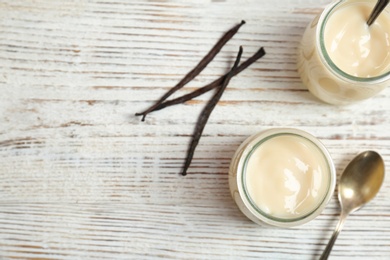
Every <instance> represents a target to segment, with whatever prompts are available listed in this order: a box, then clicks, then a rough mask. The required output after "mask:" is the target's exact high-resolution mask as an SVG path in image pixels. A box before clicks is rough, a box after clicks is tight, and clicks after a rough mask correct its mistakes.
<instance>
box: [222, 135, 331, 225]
mask: <svg viewBox="0 0 390 260" xmlns="http://www.w3.org/2000/svg"><path fill="white" fill-rule="evenodd" d="M335 183H336V173H335V168H334V164H333V162H332V159H331V157H330V155H329V153H328V151H327V150H326V148H325V147H324V145H323V144H322V143H321V142H320V141H319V140H318V139H316V138H315V137H314V136H312V135H310V134H309V133H307V132H304V131H301V130H298V129H291V128H274V129H269V130H267V131H263V132H260V133H258V134H255V135H253V136H251V137H249V138H248V139H247V140H246V141H244V142H243V143H242V144H241V146H240V147H239V148H238V149H237V151H236V153H235V155H234V157H233V159H232V161H231V164H230V169H229V187H230V192H231V195H232V197H233V199H234V201H235V202H236V204H237V206H238V208H239V209H240V210H241V211H242V213H244V215H246V216H247V217H248V218H249V219H251V220H252V221H254V222H255V223H258V224H262V223H266V224H269V225H273V226H278V227H293V226H298V225H302V224H304V223H306V222H308V221H310V220H312V219H314V218H315V217H316V216H318V215H319V214H320V213H321V212H322V210H323V209H324V207H325V206H326V205H327V203H328V202H329V200H330V198H331V196H332V194H333V192H334V188H335Z"/></svg>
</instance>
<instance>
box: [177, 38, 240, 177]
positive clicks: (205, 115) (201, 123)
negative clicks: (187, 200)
mask: <svg viewBox="0 0 390 260" xmlns="http://www.w3.org/2000/svg"><path fill="white" fill-rule="evenodd" d="M242 51H243V50H242V47H241V46H240V50H239V51H238V54H237V58H236V61H235V62H234V65H233V67H232V68H231V70H230V71H229V73H228V74H227V75H226V77H225V78H224V80H223V83H222V85H221V86H220V87H219V88H218V89H217V92H216V93H215V94H214V96H213V97H212V98H211V99H210V101H209V102H208V103H207V105H206V107H205V108H204V109H203V111H202V113H201V114H200V116H199V119H198V122H197V124H196V127H195V132H194V134H193V136H192V140H191V144H190V147H189V149H188V152H187V158H186V161H185V163H184V168H183V172H182V175H183V176H185V175H187V170H188V168H189V166H190V164H191V161H192V158H193V157H194V152H195V149H196V146H197V145H198V143H199V140H200V137H201V136H202V133H203V130H204V128H205V126H206V124H207V121H208V119H209V117H210V115H211V113H212V112H213V110H214V108H215V106H216V105H217V103H218V101H219V100H220V99H221V97H222V94H223V92H224V91H225V89H226V87H227V85H228V84H229V82H230V79H231V78H232V77H233V76H234V73H235V72H236V70H237V67H238V64H239V63H240V59H241V55H242Z"/></svg>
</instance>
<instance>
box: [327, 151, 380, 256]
mask: <svg viewBox="0 0 390 260" xmlns="http://www.w3.org/2000/svg"><path fill="white" fill-rule="evenodd" d="M384 176H385V164H384V162H383V159H382V157H381V156H380V155H379V154H378V153H377V152H374V151H366V152H363V153H361V154H359V155H357V156H356V157H355V158H354V159H353V160H352V161H351V162H350V163H349V164H348V166H347V167H346V168H345V170H344V172H343V174H342V175H341V177H340V182H339V195H338V198H339V201H340V205H341V215H340V221H339V222H338V224H337V226H336V229H335V231H334V233H333V235H332V237H331V239H330V240H329V243H328V245H327V246H326V248H325V250H324V253H323V254H322V255H321V258H320V259H321V260H325V259H328V256H329V254H330V252H331V250H332V247H333V245H334V243H335V241H336V239H337V236H338V234H339V233H340V231H341V229H342V227H343V225H344V221H345V219H346V217H347V216H348V215H349V214H350V213H352V212H354V211H356V210H358V209H359V208H361V207H362V206H363V205H364V204H366V203H367V202H369V201H370V200H372V199H373V198H374V197H375V196H376V194H377V193H378V191H379V189H380V187H381V185H382V183H383V179H384Z"/></svg>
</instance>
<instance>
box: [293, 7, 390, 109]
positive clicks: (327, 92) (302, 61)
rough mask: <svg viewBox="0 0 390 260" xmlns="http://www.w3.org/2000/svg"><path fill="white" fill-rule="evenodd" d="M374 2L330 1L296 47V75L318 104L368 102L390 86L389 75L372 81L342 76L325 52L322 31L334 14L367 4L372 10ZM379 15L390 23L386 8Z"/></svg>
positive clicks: (370, 78)
mask: <svg viewBox="0 0 390 260" xmlns="http://www.w3.org/2000/svg"><path fill="white" fill-rule="evenodd" d="M376 2H377V1H376V0H342V1H334V2H332V3H331V4H330V5H329V6H327V7H326V8H325V9H324V11H323V12H322V13H321V14H319V15H318V16H317V17H316V18H315V19H314V20H313V21H312V22H311V23H310V24H309V25H308V26H307V28H306V31H305V33H304V35H303V38H302V41H301V43H300V45H299V51H298V72H299V74H300V76H301V79H302V81H303V83H304V85H306V87H307V88H308V89H309V91H310V92H311V93H312V94H313V95H314V96H316V97H317V98H319V99H320V100H322V101H324V102H327V103H330V104H334V105H348V104H352V103H355V102H358V101H361V100H364V99H367V98H370V97H372V96H374V95H376V94H377V93H379V92H380V91H382V90H383V89H384V88H385V87H387V86H388V85H389V84H390V71H387V72H385V73H384V74H381V75H378V76H374V77H357V76H353V75H350V74H348V73H346V72H345V71H343V70H341V69H340V68H339V67H338V66H336V65H335V63H334V62H333V61H332V59H331V58H330V56H329V53H328V52H327V49H326V48H325V40H324V38H325V35H324V33H325V28H326V26H327V22H328V20H329V18H330V17H331V16H332V15H333V14H334V13H335V12H337V11H338V10H340V9H341V8H348V7H350V6H352V5H356V4H369V5H371V6H372V8H373V7H374V5H375V3H376ZM382 15H387V16H389V19H390V13H389V7H387V8H386V9H385V10H384V11H383V13H382V14H381V16H382ZM379 18H380V17H379ZM379 18H378V20H379ZM347 19H348V18H347ZM340 26H341V25H340ZM384 52H385V50H384Z"/></svg>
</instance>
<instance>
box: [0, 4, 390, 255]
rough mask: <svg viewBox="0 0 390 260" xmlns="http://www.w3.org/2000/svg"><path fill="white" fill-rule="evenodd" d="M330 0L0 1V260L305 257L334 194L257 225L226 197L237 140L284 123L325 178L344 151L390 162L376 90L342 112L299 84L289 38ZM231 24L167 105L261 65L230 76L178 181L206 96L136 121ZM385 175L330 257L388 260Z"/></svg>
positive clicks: (384, 101) (323, 230)
mask: <svg viewBox="0 0 390 260" xmlns="http://www.w3.org/2000/svg"><path fill="white" fill-rule="evenodd" d="M329 2H330V1H329V0H321V1H314V0H302V1H287V0H286V1H267V0H237V1H233V0H227V1H223V0H221V1H217V0H214V1H210V0H200V1H196V0H193V1H185V0H172V1H170V0H165V1H164V0H160V1H158V0H155V1H141V0H140V1H125V0H115V1H107V0H104V1H99V0H91V1H83V0H81V1H78V0H74V1H65V2H64V1H58V0H55V1H48V0H37V1H17V0H12V1H10V0H3V1H0V165H1V167H0V259H72V260H73V259H317V258H318V256H319V255H320V254H321V252H322V250H323V249H324V247H325V245H326V243H327V241H328V239H329V238H330V236H331V233H332V231H333V228H334V226H335V225H336V222H337V219H338V214H339V206H338V202H337V199H336V195H334V196H333V198H332V200H331V202H330V204H329V205H328V206H327V208H326V209H325V210H324V212H323V213H322V214H321V215H320V216H319V217H318V218H316V219H315V220H313V221H312V222H310V223H308V224H306V225H304V226H301V227H298V228H294V229H279V228H270V227H266V226H258V225H256V224H254V223H252V222H250V221H249V220H248V219H246V218H245V217H244V216H243V215H242V214H241V213H240V211H239V210H238V209H237V207H236V206H235V204H234V202H233V200H232V199H231V197H230V194H229V188H228V176H227V171H228V167H229V163H230V158H231V157H232V155H233V153H234V151H235V149H237V147H238V146H239V144H240V143H241V142H242V141H243V140H244V139H245V138H246V137H247V136H249V135H252V134H253V133H256V132H258V131H261V130H263V129H268V128H271V127H284V126H287V127H295V128H300V129H303V130H306V131H308V132H310V133H312V134H313V135H315V136H317V137H318V138H319V139H320V140H321V141H322V142H323V143H324V144H325V145H326V146H327V148H328V149H329V151H330V153H331V155H332V157H333V158H334V162H335V164H336V168H337V171H338V174H340V173H341V171H342V170H343V169H344V167H345V166H346V165H347V163H348V161H349V160H351V159H352V158H353V157H354V155H356V154H357V153H358V152H360V151H363V150H366V149H374V150H376V151H378V152H380V153H381V154H382V156H383V158H384V160H385V163H386V166H387V168H386V169H387V171H388V170H389V167H388V165H389V164H390V134H389V129H390V118H389V116H388V115H389V114H388V111H389V110H390V102H389V100H390V90H389V89H386V90H385V91H383V92H381V93H380V94H379V95H378V96H376V97H374V98H372V99H370V100H367V101H365V102H362V103H360V104H357V105H352V106H348V107H335V106H329V105H326V104H323V103H321V102H319V101H318V100H316V99H315V98H314V97H313V96H312V95H311V94H310V93H309V92H308V91H307V90H306V89H305V87H304V86H303V85H302V83H301V81H300V79H299V76H298V74H297V70H296V52H297V46H298V43H299V40H300V38H301V36H302V33H303V31H304V29H305V27H306V25H307V24H308V23H309V21H310V20H311V19H313V17H314V15H315V14H316V13H318V12H319V11H320V10H321V9H322V8H323V7H324V6H325V5H326V4H328V3H329ZM242 19H244V20H245V21H246V22H247V24H246V25H244V26H243V27H242V28H241V29H240V31H239V33H238V34H237V35H236V36H235V37H234V38H233V39H232V40H231V41H230V42H229V43H228V44H227V45H226V46H225V47H224V48H223V49H222V51H221V53H220V54H219V55H218V56H217V57H216V59H215V60H214V61H213V62H212V63H211V64H210V65H209V66H208V67H207V68H206V69H205V70H204V71H203V72H202V73H201V74H200V75H199V76H198V77H197V78H196V79H195V80H194V81H193V82H191V83H190V84H188V85H187V86H186V87H185V88H184V89H182V90H181V91H180V93H177V94H175V97H176V96H178V95H180V94H183V93H188V92H189V91H192V90H194V89H195V88H197V87H200V86H203V85H205V84H207V83H208V82H210V81H212V80H214V79H216V78H217V77H219V76H220V75H222V74H224V73H226V71H227V70H228V69H229V68H230V67H231V65H232V63H233V62H234V58H235V55H236V52H237V49H238V46H239V45H242V46H243V48H244V54H243V59H245V58H247V57H249V56H250V55H252V54H253V53H254V52H255V51H257V50H258V48H259V47H261V46H264V48H265V50H266V52H267V55H266V56H265V57H264V58H262V59H261V60H259V61H258V62H256V63H255V64H253V65H252V66H251V67H250V68H249V69H247V70H245V71H244V72H242V73H241V74H240V75H238V76H237V77H235V78H233V79H232V81H231V82H230V84H229V86H228V88H227V90H226V91H225V93H224V95H223V97H222V99H221V101H220V102H219V104H218V105H217V107H216V109H215V110H214V112H213V113H212V115H211V117H210V119H209V123H208V124H207V126H206V128H205V131H204V134H203V137H202V138H201V140H200V143H199V146H198V148H197V150H196V152H195V156H194V159H193V162H192V165H191V167H190V169H189V171H188V175H187V176H186V177H182V176H179V173H180V171H181V167H182V165H183V163H184V158H185V154H186V150H187V148H188V142H189V141H190V135H191V134H192V132H193V129H194V124H195V122H196V120H197V117H198V114H199V112H200V111H201V109H202V108H203V106H204V105H205V103H206V102H207V100H208V98H209V97H210V94H211V93H209V94H207V95H205V96H202V97H199V98H197V99H196V100H194V101H191V102H188V103H186V104H183V105H179V106H176V107H171V108H167V109H165V110H162V111H158V112H155V113H152V114H150V115H149V116H148V118H147V120H146V121H145V122H140V119H139V118H137V117H135V116H134V114H135V113H136V112H140V111H142V110H144V109H145V108H147V107H148V106H149V105H151V104H152V103H153V102H154V101H156V100H157V99H158V98H159V97H160V96H161V95H162V94H163V93H165V92H166V91H167V90H168V89H169V88H170V87H172V86H173V85H175V84H176V83H177V82H178V81H179V80H180V79H181V77H182V76H183V75H184V74H185V73H187V72H188V71H189V70H190V69H192V68H193V66H195V65H196V64H197V62H198V61H199V60H200V59H201V58H202V57H203V55H204V54H206V53H207V51H208V50H209V49H210V48H211V47H212V45H213V44H214V43H215V42H216V41H217V40H218V39H219V37H220V36H221V35H222V34H223V33H224V32H225V31H226V30H228V29H229V28H231V27H232V26H233V25H234V24H236V23H239V22H240V21H241V20H242ZM389 197H390V179H389V178H388V177H386V178H385V183H384V184H383V187H382V189H381V191H380V193H379V195H378V197H377V198H375V200H373V201H372V203H370V204H369V205H367V206H366V207H364V208H363V209H361V210H360V211H358V212H356V213H354V214H353V215H351V216H350V217H349V218H348V220H347V222H346V225H345V227H344V230H343V232H342V233H341V234H340V236H339V239H338V241H337V243H336V245H335V247H334V249H333V252H332V255H331V259H351V258H352V257H353V258H354V259H390V201H389Z"/></svg>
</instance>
